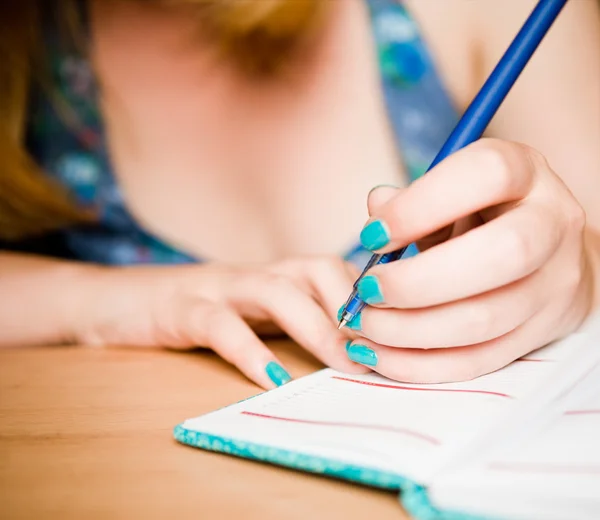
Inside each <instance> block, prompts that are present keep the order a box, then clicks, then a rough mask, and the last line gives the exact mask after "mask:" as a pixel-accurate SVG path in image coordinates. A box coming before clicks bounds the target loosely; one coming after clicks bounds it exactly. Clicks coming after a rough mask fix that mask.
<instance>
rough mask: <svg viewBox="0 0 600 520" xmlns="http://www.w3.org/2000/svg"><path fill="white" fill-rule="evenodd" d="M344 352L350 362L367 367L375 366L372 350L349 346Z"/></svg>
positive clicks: (362, 346)
mask: <svg viewBox="0 0 600 520" xmlns="http://www.w3.org/2000/svg"><path fill="white" fill-rule="evenodd" d="M346 352H347V353H348V358H350V361H354V362H355V363H359V364H361V365H366V366H368V367H374V366H376V365H377V354H375V351H374V350H373V349H372V348H369V347H365V346H364V345H350V346H349V347H347V349H346Z"/></svg>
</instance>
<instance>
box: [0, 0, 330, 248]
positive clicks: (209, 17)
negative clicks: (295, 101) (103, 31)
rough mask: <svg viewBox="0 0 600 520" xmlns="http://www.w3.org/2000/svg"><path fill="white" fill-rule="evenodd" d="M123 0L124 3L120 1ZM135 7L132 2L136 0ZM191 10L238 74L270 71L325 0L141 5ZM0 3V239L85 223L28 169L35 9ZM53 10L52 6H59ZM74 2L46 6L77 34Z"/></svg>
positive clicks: (23, 1) (39, 63)
mask: <svg viewBox="0 0 600 520" xmlns="http://www.w3.org/2000/svg"><path fill="white" fill-rule="evenodd" d="M121 1H126V0H121ZM138 1H140V0H138ZM144 1H154V2H162V3H163V4H167V5H182V4H189V5H194V6H197V8H198V14H199V20H200V23H201V24H202V25H203V30H204V29H205V30H206V31H205V32H208V34H209V35H210V36H211V37H212V38H213V40H214V42H215V45H217V46H218V47H219V48H220V49H221V50H222V52H223V53H224V54H225V55H226V56H227V57H228V58H229V59H231V60H232V61H233V62H234V63H235V64H236V65H237V66H238V67H239V68H240V70H242V71H243V72H244V73H247V74H259V75H267V74H273V73H275V72H276V71H278V70H279V69H280V68H281V66H282V64H283V63H285V59H286V57H287V55H288V54H289V52H290V51H291V50H292V49H293V48H294V47H295V45H296V44H297V42H298V41H299V40H300V36H301V35H302V34H304V33H305V32H306V31H307V29H308V28H309V26H310V25H311V24H313V23H314V22H315V20H316V19H317V18H318V15H319V13H320V11H321V8H322V6H323V4H324V3H327V2H326V0H144ZM48 3H49V2H48V0H4V1H2V2H0V63H1V64H2V66H1V68H0V240H17V239H21V238H27V237H31V236H36V235H41V234H44V233H46V232H48V231H52V230H56V229H60V228H62V227H66V226H69V225H73V224H80V223H85V222H91V221H93V218H94V217H93V215H90V214H89V213H85V212H83V211H82V210H80V209H78V208H77V207H76V206H75V204H74V203H73V201H72V200H71V199H70V197H69V196H68V195H67V193H66V191H65V190H64V189H62V187H61V186H59V185H58V184H57V183H55V182H53V181H52V180H51V179H50V178H49V177H48V176H46V175H45V174H44V172H43V171H41V170H40V169H39V167H38V166H37V165H36V164H35V162H34V160H33V159H32V158H31V157H30V156H29V154H28V153H27V150H26V148H25V142H24V140H25V131H26V124H27V111H28V99H29V93H30V89H31V86H32V83H33V81H34V80H36V79H39V76H40V72H42V73H43V66H44V59H43V55H42V48H43V47H42V45H43V42H42V40H41V35H42V15H41V11H42V7H43V4H46V8H47V5H48ZM59 4H60V7H59ZM75 4H76V0H59V1H57V2H53V6H54V9H56V10H59V11H58V12H57V13H56V14H57V20H58V21H59V22H60V29H61V30H63V31H64V32H65V33H69V34H70V35H71V36H75V33H76V32H77V20H76V16H75V15H76V13H77V9H76V5H75Z"/></svg>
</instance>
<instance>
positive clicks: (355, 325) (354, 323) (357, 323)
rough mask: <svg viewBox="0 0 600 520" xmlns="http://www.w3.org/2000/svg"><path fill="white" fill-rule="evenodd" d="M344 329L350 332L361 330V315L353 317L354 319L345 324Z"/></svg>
mask: <svg viewBox="0 0 600 520" xmlns="http://www.w3.org/2000/svg"><path fill="white" fill-rule="evenodd" d="M346 327H348V328H349V329H350V330H361V328H362V315H361V314H358V315H357V316H354V318H352V319H351V320H350V321H349V322H348V323H347V324H346Z"/></svg>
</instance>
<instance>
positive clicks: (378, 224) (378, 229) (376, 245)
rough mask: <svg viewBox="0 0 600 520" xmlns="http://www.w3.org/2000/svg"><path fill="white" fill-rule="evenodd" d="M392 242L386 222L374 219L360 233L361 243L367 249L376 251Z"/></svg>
mask: <svg viewBox="0 0 600 520" xmlns="http://www.w3.org/2000/svg"><path fill="white" fill-rule="evenodd" d="M389 242H390V232H389V230H388V228H387V225H386V223H385V222H383V221H381V220H374V221H373V222H371V223H370V224H367V225H366V226H365V227H364V229H363V230H362V231H361V233H360V243H361V244H362V245H363V247H364V248H365V249H369V250H370V251H376V250H377V249H381V248H382V247H384V246H386V245H388V244H389Z"/></svg>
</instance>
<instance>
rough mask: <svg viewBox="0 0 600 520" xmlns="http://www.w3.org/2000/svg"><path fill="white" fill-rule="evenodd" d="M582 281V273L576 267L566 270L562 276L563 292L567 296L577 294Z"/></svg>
mask: <svg viewBox="0 0 600 520" xmlns="http://www.w3.org/2000/svg"><path fill="white" fill-rule="evenodd" d="M582 281H583V271H582V269H580V268H579V266H577V267H576V268H572V269H568V270H567V272H566V273H565V275H564V281H563V290H564V291H565V293H567V295H568V296H572V295H574V294H576V293H577V291H578V290H579V288H580V287H581V283H582Z"/></svg>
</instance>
